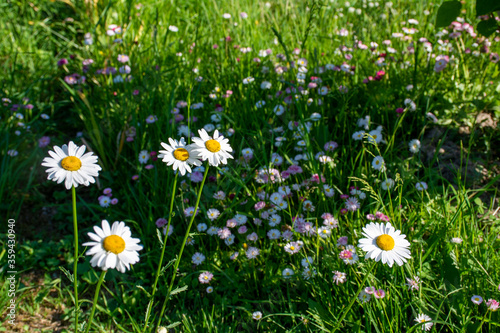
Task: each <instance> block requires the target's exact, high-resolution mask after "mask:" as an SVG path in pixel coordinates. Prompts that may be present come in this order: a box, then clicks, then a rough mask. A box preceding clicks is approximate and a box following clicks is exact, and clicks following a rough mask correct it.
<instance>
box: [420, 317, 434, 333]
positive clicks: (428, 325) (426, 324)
mask: <svg viewBox="0 0 500 333" xmlns="http://www.w3.org/2000/svg"><path fill="white" fill-rule="evenodd" d="M431 320H432V318H431V317H429V316H428V315H426V314H423V313H421V314H419V315H418V316H417V318H415V321H416V322H417V323H419V324H420V323H422V331H430V330H431V328H432V325H434V323H429V321H431Z"/></svg>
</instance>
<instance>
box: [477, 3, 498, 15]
mask: <svg viewBox="0 0 500 333" xmlns="http://www.w3.org/2000/svg"><path fill="white" fill-rule="evenodd" d="M495 10H500V2H498V0H476V16H481V15H486V14H489V13H492V12H494V11H495Z"/></svg>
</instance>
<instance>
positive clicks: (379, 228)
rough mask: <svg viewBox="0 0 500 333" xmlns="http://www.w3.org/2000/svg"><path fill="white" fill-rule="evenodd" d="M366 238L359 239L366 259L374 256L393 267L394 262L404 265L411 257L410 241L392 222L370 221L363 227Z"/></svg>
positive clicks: (375, 258)
mask: <svg viewBox="0 0 500 333" xmlns="http://www.w3.org/2000/svg"><path fill="white" fill-rule="evenodd" d="M363 235H364V236H365V237H366V238H362V239H360V240H359V244H358V246H359V247H360V248H361V249H362V250H363V251H365V252H367V253H366V256H365V259H368V258H372V259H374V260H375V261H380V260H382V263H384V264H388V265H389V267H392V265H393V264H394V262H396V263H397V264H398V265H399V266H402V265H403V264H404V263H405V262H406V259H410V258H411V255H410V250H409V249H408V248H409V246H410V242H408V241H407V240H406V239H405V238H406V235H401V231H400V230H396V229H394V227H393V226H392V225H391V224H390V223H387V224H384V223H373V222H372V223H370V224H368V225H366V226H365V227H364V228H363Z"/></svg>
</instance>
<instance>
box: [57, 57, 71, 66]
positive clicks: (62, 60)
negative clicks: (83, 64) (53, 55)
mask: <svg viewBox="0 0 500 333" xmlns="http://www.w3.org/2000/svg"><path fill="white" fill-rule="evenodd" d="M67 63H68V59H66V58H62V59H59V61H57V66H59V67H61V66H64V65H66V64H67Z"/></svg>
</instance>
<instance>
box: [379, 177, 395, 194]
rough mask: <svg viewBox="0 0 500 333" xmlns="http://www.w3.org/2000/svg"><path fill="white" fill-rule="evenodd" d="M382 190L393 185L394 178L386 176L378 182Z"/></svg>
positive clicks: (388, 188)
mask: <svg viewBox="0 0 500 333" xmlns="http://www.w3.org/2000/svg"><path fill="white" fill-rule="evenodd" d="M380 185H381V186H382V189H383V190H384V191H387V190H390V189H392V188H393V187H394V180H393V179H392V178H387V179H386V180H384V181H382V183H381V184H380Z"/></svg>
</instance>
